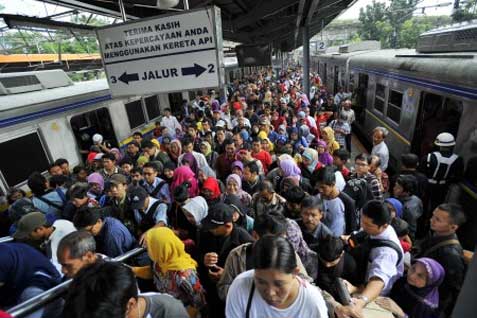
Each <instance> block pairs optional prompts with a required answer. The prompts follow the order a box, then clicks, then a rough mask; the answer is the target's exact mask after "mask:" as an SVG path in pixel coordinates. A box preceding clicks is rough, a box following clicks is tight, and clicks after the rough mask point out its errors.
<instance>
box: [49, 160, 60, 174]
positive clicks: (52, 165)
mask: <svg viewBox="0 0 477 318" xmlns="http://www.w3.org/2000/svg"><path fill="white" fill-rule="evenodd" d="M53 167H60V165H59V164H56V163H55V162H53V163H52V164H50V165H49V166H48V172H50V170H51V169H52V168H53ZM60 168H61V167H60Z"/></svg>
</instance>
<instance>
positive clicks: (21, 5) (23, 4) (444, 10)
mask: <svg viewBox="0 0 477 318" xmlns="http://www.w3.org/2000/svg"><path fill="white" fill-rule="evenodd" d="M372 1H373V0H358V1H357V2H356V3H355V4H354V5H353V6H352V7H351V8H349V9H348V10H347V11H345V12H344V13H342V14H341V15H340V16H339V17H338V19H340V20H342V19H357V18H358V16H359V9H360V8H364V7H366V5H368V4H371V3H372ZM382 1H386V2H388V3H389V2H390V0H382ZM453 1H454V0H422V3H420V4H419V5H418V7H423V6H431V5H436V4H446V3H452V2H453ZM0 5H2V6H4V7H5V9H4V10H3V13H10V14H24V15H29V16H45V15H47V14H48V15H51V14H54V13H59V12H62V11H66V10H68V9H66V8H64V7H60V6H55V5H50V4H45V3H44V2H41V1H36V0H0ZM451 12H452V5H448V6H447V7H441V8H427V9H426V10H425V14H426V15H449V14H451Z"/></svg>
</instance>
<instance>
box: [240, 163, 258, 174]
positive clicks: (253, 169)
mask: <svg viewBox="0 0 477 318" xmlns="http://www.w3.org/2000/svg"><path fill="white" fill-rule="evenodd" d="M243 168H244V169H245V168H248V169H249V170H250V172H251V173H256V174H259V173H260V169H259V168H258V165H257V163H256V162H255V161H250V162H247V163H246V164H245V166H244V167H243Z"/></svg>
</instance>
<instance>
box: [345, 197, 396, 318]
mask: <svg viewBox="0 0 477 318" xmlns="http://www.w3.org/2000/svg"><path fill="white" fill-rule="evenodd" d="M390 222H391V214H390V212H389V210H388V209H387V207H386V206H385V205H384V203H383V202H381V201H378V200H371V201H369V202H368V203H366V205H365V206H364V207H363V212H362V216H361V227H362V229H363V231H364V232H366V234H367V235H368V236H369V239H368V242H371V241H373V240H381V241H385V242H386V243H387V244H386V245H383V244H380V245H378V246H376V247H373V245H370V246H371V247H370V252H369V258H368V257H366V258H365V259H364V261H366V262H368V260H369V263H368V264H367V265H366V267H367V269H366V274H365V287H364V288H362V289H358V288H356V287H354V286H351V287H349V289H351V290H350V292H351V293H352V294H354V298H353V299H352V304H351V305H348V306H338V307H337V308H336V313H337V316H338V317H340V318H341V317H361V316H360V314H362V310H363V308H364V307H365V306H366V305H367V304H368V303H370V302H371V301H373V300H374V299H376V298H377V297H378V296H380V295H383V296H385V295H387V294H388V293H389V292H390V291H391V288H392V286H393V284H394V283H395V282H396V281H397V280H398V279H399V278H400V277H402V275H403V273H404V260H403V255H404V252H403V250H402V247H401V244H400V242H399V238H398V237H397V235H396V232H395V231H394V229H393V227H392V226H390V225H389V224H390ZM368 244H370V243H368ZM358 248H359V246H358ZM357 266H358V269H357V271H358V272H359V268H360V265H359V264H358V265H357Z"/></svg>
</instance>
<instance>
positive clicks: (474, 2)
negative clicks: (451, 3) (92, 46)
mask: <svg viewBox="0 0 477 318" xmlns="http://www.w3.org/2000/svg"><path fill="white" fill-rule="evenodd" d="M461 2H463V3H462V4H461V6H460V8H459V9H458V10H456V11H454V13H452V19H453V20H454V21H455V22H462V21H470V20H473V19H477V0H466V1H465V2H464V1H461Z"/></svg>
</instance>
